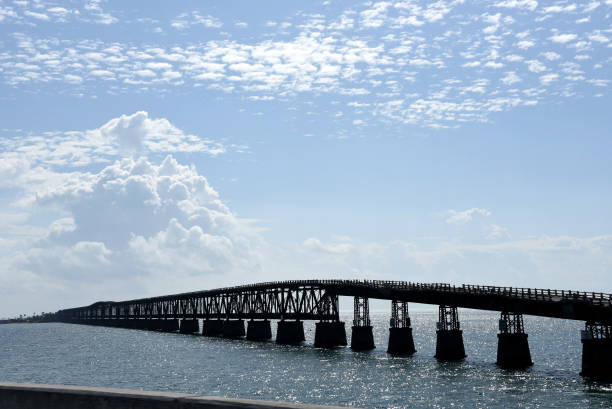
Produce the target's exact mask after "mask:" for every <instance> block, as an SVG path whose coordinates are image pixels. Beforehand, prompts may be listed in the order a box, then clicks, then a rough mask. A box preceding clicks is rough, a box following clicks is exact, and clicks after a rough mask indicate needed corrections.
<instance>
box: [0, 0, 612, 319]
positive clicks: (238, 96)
mask: <svg viewBox="0 0 612 409" xmlns="http://www.w3.org/2000/svg"><path fill="white" fill-rule="evenodd" d="M611 16H612V0H600V1H586V2H579V1H536V0H494V1H468V0H465V1H462V0H439V1H436V2H429V1H417V0H415V1H412V0H406V1H403V0H402V1H394V0H390V1H375V2H370V1H366V2H359V1H335V0H328V1H308V2H288V1H258V2H254V1H236V0H228V1H208V2H200V1H182V2H163V1H153V0H149V1H146V2H145V1H139V0H134V1H130V2H125V1H114V0H108V1H105V0H90V1H47V0H21V1H11V0H0V141H1V142H0V316H7V317H8V316H15V315H18V314H22V313H24V314H31V313H34V312H41V311H55V310H58V309H60V308H67V307H72V306H80V305H88V304H90V303H92V302H94V301H98V300H123V299H131V298H141V297H146V296H152V295H162V294H171V293H176V292H185V291H196V290H203V289H211V288H217V287H222V286H228V285H236V284H246V283H253V282H261V281H271V280H286V279H306V278H359V279H381V280H405V281H413V282H445V283H452V284H463V283H465V284H488V285H507V286H522V287H539V288H558V289H580V290H586V291H604V292H612V221H611V217H610V209H612V182H611V180H612V178H611V176H612V160H611V159H610V158H611V157H612V133H611V131H610V117H611V114H612V108H610V107H612V98H611V96H610V86H611V84H610V82H611V79H612V70H611V64H612V24H611V23H612V18H611Z"/></svg>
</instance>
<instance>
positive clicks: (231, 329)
mask: <svg viewBox="0 0 612 409" xmlns="http://www.w3.org/2000/svg"><path fill="white" fill-rule="evenodd" d="M244 334H245V333H244V320H225V321H224V322H223V330H222V333H221V336H222V337H223V338H240V337H244Z"/></svg>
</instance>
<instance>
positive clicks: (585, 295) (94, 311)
mask: <svg viewBox="0 0 612 409" xmlns="http://www.w3.org/2000/svg"><path fill="white" fill-rule="evenodd" d="M339 296H352V297H362V298H376V299H385V300H393V301H396V302H415V303H422V304H434V305H448V306H453V307H462V308H473V309H481V310H489V311H499V312H504V313H515V314H528V315H535V316H544V317H554V318H563V319H572V320H582V321H588V322H596V323H600V324H612V294H604V293H595V292H580V291H567V290H551V289H533V288H516V287H497V286H483V285H466V284H463V285H460V286H455V285H450V284H443V283H431V284H424V283H412V282H406V281H380V280H296V281H275V282H266V283H259V284H250V285H243V286H237V287H228V288H219V289H214V290H206V291H196V292H190V293H182V294H174V295H165V296H160V297H152V298H142V299H137V300H129V301H120V302H112V301H101V302H96V303H94V304H92V305H89V306H86V307H78V308H70V309H65V310H60V311H58V312H57V313H56V319H57V320H59V321H68V322H69V321H81V320H89V319H93V320H98V319H119V320H122V319H139V318H145V319H147V318H148V319H157V318H159V319H163V318H179V319H187V318H201V319H224V320H228V319H255V320H260V319H262V320H267V319H279V320H319V321H338V320H339V316H338V297H339Z"/></svg>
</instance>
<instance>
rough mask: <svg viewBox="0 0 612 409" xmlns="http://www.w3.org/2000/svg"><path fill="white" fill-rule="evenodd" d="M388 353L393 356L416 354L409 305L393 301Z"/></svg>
mask: <svg viewBox="0 0 612 409" xmlns="http://www.w3.org/2000/svg"><path fill="white" fill-rule="evenodd" d="M390 324H391V325H390V328H389V344H388V346H387V352H388V353H390V354H393V355H412V354H414V353H415V352H416V349H415V348H414V340H413V338H412V328H411V327H410V317H409V316H408V303H407V302H404V301H397V300H392V301H391V321H390Z"/></svg>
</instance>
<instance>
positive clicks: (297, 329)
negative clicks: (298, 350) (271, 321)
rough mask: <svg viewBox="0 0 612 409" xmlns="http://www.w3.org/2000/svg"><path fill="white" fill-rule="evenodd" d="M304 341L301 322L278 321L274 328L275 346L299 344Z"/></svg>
mask: <svg viewBox="0 0 612 409" xmlns="http://www.w3.org/2000/svg"><path fill="white" fill-rule="evenodd" d="M305 340H306V337H305V336H304V323H303V322H302V321H285V320H280V321H278V325H277V327H276V343H277V344H299V343H300V342H302V341H305Z"/></svg>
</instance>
